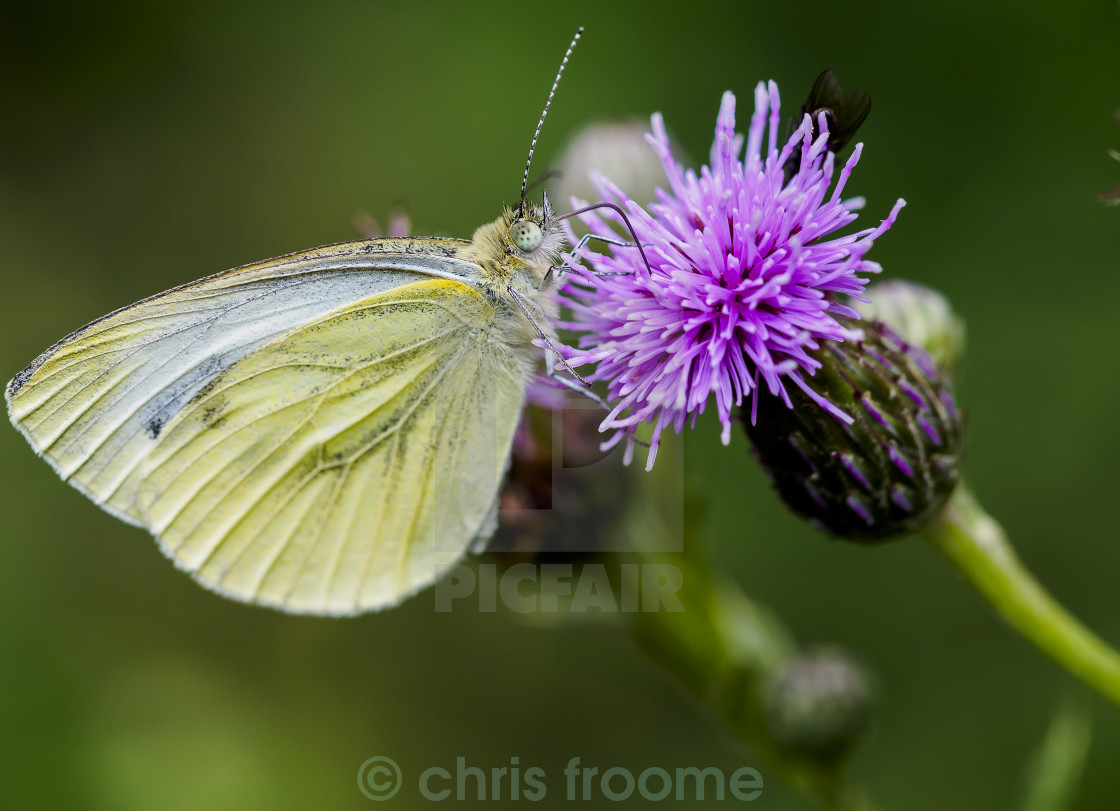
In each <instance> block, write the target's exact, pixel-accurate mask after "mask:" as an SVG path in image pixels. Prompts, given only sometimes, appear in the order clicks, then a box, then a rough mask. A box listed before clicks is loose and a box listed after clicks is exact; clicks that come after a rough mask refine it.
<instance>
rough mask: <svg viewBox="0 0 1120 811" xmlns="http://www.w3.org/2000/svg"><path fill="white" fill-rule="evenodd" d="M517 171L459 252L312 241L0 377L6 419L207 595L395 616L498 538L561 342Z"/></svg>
mask: <svg viewBox="0 0 1120 811" xmlns="http://www.w3.org/2000/svg"><path fill="white" fill-rule="evenodd" d="M580 31H581V32H582V29H580ZM579 37H580V34H579V33H577V34H576V37H575V39H574V40H573V41H572V44H571V46H569V48H568V52H567V54H566V55H565V57H564V62H563V64H562V65H561V68H560V72H559V73H558V74H557V77H556V83H554V84H553V86H552V92H550V93H549V97H548V100H549V103H551V100H552V96H553V94H554V93H555V91H556V87H557V83H558V82H559V79H560V74H562V73H563V68H564V65H566V64H567V61H568V57H569V56H570V55H571V52H572V49H573V48H574V47H575V44H576V42H577V41H578V40H579ZM547 113H548V105H547V104H546V106H545V111H544V114H542V116H541V119H540V122H539V123H538V125H537V130H536V133H535V134H534V136H533V147H535V145H536V141H537V136H538V135H539V134H540V129H541V124H543V122H544V117H545V115H547ZM533 147H531V148H530V152H529V163H531V161H532V154H533ZM528 176H529V164H528V163H527V165H526V169H525V176H524V177H523V179H522V184H521V203H520V205H519V206H518V208H516V209H511V208H508V207H507V208H506V209H505V210H504V211H503V213H502V214H501V216H499V217H498V218H497V219H496V220H494V221H493V222H491V223H489V224H487V225H483V226H481V227H480V228H479V229H478V230H477V231H476V232H475V234H474V236H473V238H472V239H471V240H469V241H466V240H458V239H434V238H403V239H400V238H396V239H371V240H364V241H359V242H347V243H341V244H336V245H328V246H325V247H320V248H315V249H313V250H308V251H302V252H299V253H294V254H290V255H287V256H281V257H279V258H276V259H270V260H268V261H265V262H260V263H257V264H252V265H246V266H244V267H240V268H235V269H233V270H228V271H225V272H224V273H218V274H216V275H213V276H209V277H207V278H204V279H201V280H199V281H196V282H192V283H190V284H185V285H183V286H181V287H176V288H174V289H172V290H168V291H167V292H165V293H161V294H159V295H156V296H152V297H151V298H147V299H144V300H143V301H139V302H137V303H135V304H132V305H130V306H128V307H124V308H122V309H120V310H117V311H116V312H113V313H110V314H109V315H106V316H104V317H103V318H99V319H97V320H96V321H93V322H91V323H89V324H87V325H86V326H84V327H82V328H81V329H79V330H77V331H75V332H73V333H71V334H70V335H68V336H66V337H65V338H63V339H62V340H61V341H59V342H58V343H56V344H55V345H54V346H52V347H51V348H49V349H48V350H47V351H45V352H44V353H43V354H41V355H40V356H39V357H38V358H36V359H35V360H34V361H33V362H32V363H31V364H30V365H29V366H28V367H27V368H26V369H24V370H23V371H21V372H20V373H19V374H17V375H16V376H15V377H14V378H13V379H12V380H11V381H10V382H9V383H8V385H7V389H6V395H7V401H8V409H9V414H10V416H11V420H12V422H13V424H14V425H15V426H16V427H17V428H18V429H19V430H20V431H21V432H22V433H23V435H24V436H25V437H26V438H27V440H28V441H29V442H30V443H31V445H32V447H33V448H34V449H35V450H36V452H38V453H39V454H40V455H42V456H43V457H44V458H45V459H46V460H47V461H48V462H49V463H50V465H51V466H52V467H53V468H54V469H55V470H56V471H57V472H58V473H59V474H60V475H61V476H62V478H63V479H64V480H65V481H67V482H68V483H70V484H71V485H73V486H74V487H76V488H77V489H78V490H80V491H81V492H83V493H84V494H86V495H87V496H88V497H89V498H91V499H92V500H93V501H94V502H96V503H97V504H98V505H100V506H101V507H103V508H104V509H105V510H107V511H108V512H110V513H112V514H113V515H115V516H117V517H118V518H121V519H122V520H124V521H127V522H129V523H132V524H135V525H138V526H141V527H144V528H145V529H147V530H149V531H150V532H151V533H152V534H153V535H154V536H155V537H156V539H157V540H158V542H159V545H160V548H161V549H162V550H163V551H164V552H165V553H166V554H167V555H168V556H169V557H170V558H172V560H174V562H175V563H176V565H177V566H179V567H180V568H182V569H184V570H186V571H187V572H189V573H190V574H191V575H192V576H193V577H194V578H195V579H196V580H198V581H199V582H200V583H201V584H203V585H204V586H206V587H208V588H210V589H213V590H214V591H217V592H219V593H221V594H223V595H225V596H227V597H232V598H234V599H237V600H241V601H245V602H249V603H257V604H263V605H267V606H272V607H275V608H279V609H283V610H286V611H291V612H295V613H309V614H331V615H349V614H356V613H361V612H364V611H370V610H375V609H379V608H384V607H386V606H391V605H394V604H396V603H398V602H400V601H401V600H402V599H403V598H404V597H406V596H407V595H410V594H412V593H414V592H415V591H417V590H418V589H420V588H422V587H424V586H426V585H428V584H430V583H432V582H433V581H435V580H436V579H437V578H438V577H439V576H440V575H441V574H442V573H444V572H445V571H446V570H447V569H448V568H450V567H451V566H453V565H454V564H455V563H456V562H457V561H459V560H460V558H462V557H463V555H464V554H465V552H466V551H467V549H468V548H469V547H470V546H471V544H472V542H474V541H476V539H480V538H482V539H484V538H486V537H487V536H488V535H489V534H492V533H493V530H494V529H495V527H496V507H497V498H498V493H499V488H500V485H501V482H502V479H503V476H504V473H505V470H506V467H507V465H508V459H509V453H510V446H511V442H512V439H513V435H514V431H515V428H516V426H517V423H518V419H519V416H520V413H521V410H522V406H523V404H524V400H525V391H526V386H527V383H528V381H529V380H530V378H531V376H532V375H533V374H535V373H536V372H535V369H536V366H537V362H538V360H539V357H540V351H541V350H540V349H539V348H538V347H539V346H540V345H542V344H543V345H545V346H546V347H551V349H555V344H554V339H555V333H554V332H553V328H552V326H551V324H552V321H553V319H554V318H555V316H556V303H555V301H554V298H553V289H554V286H552V285H551V281H552V278H554V277H553V273H552V271H551V270H550V269H554V268H555V267H557V262H558V260H559V258H560V253H561V249H562V247H563V244H564V235H563V232H562V229H561V225H560V220H561V219H563V218H561V217H557V216H556V215H555V214H554V213H553V211H552V209H551V207H550V205H549V202H548V198H547V196H545V197H544V198H543V203H541V204H534V203H531V202H526V188H527V187H526V182H527V180H528ZM575 213H578V212H573V214H575ZM565 216H571V215H565ZM557 357H559V356H558V355H557V354H556V353H555V352H553V351H551V350H549V351H547V352H546V360H547V361H548V362H549V364H548V365H549V369H550V372H552V373H553V374H555V372H556V371H557V370H556V367H555V365H554V361H555V359H556V358H557ZM560 363H561V364H562V363H563V361H560ZM568 371H569V372H570V373H571V374H573V375H575V377H576V378H578V377H579V376H578V374H576V373H575V372H574V371H573V370H570V369H569V370H568ZM562 379H563V380H566V381H567V383H566V385H570V386H572V387H575V388H581V387H580V386H579V384H578V383H576V381H575V380H573V379H571V378H567V377H565V378H562Z"/></svg>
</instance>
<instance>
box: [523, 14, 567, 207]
mask: <svg viewBox="0 0 1120 811" xmlns="http://www.w3.org/2000/svg"><path fill="white" fill-rule="evenodd" d="M581 34H583V26H582V25H581V26H580V27H579V29H578V30H577V31H576V35H575V36H574V37H572V44H571V45H569V46H568V51H567V53H565V54H564V61H563V62H561V63H560V70H558V71H556V81H554V82H553V83H552V89H551V90H549V91H548V100H547V101H546V102H545V103H544V112H543V113H541V120H540V121H538V122H537V131H536V132H534V133H533V143H531V144H530V145H529V160H527V161H525V175H524V176H523V177H522V178H521V204H520V205H519V206H518V207H517V216H518V217H520V216H522V215H523V214H524V213H525V195H526V193H527V192H528V188H529V167H530V166H532V165H533V150H534V149H536V148H537V138H539V137H540V134H541V127H543V126H544V117H545V116H546V115H548V107H549V105H550V104H552V97H553V96H554V95H556V86H557V85H559V84H560V77H561V76H563V75H564V68H566V67H567V66H568V57H570V56H571V55H572V51H573V50H575V47H576V43H577V42H579V38H580V35H581Z"/></svg>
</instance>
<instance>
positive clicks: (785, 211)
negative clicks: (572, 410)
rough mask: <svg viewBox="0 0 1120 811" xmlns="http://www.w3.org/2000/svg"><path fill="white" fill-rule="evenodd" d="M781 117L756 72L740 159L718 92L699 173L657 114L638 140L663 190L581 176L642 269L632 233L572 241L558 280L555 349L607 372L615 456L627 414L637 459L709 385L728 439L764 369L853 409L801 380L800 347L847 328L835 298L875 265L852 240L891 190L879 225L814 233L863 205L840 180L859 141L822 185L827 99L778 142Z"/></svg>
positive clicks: (770, 381) (805, 350) (863, 240)
mask: <svg viewBox="0 0 1120 811" xmlns="http://www.w3.org/2000/svg"><path fill="white" fill-rule="evenodd" d="M779 120H780V119H779V101H778V88H777V85H775V84H774V83H773V82H770V83H769V85H765V84H762V83H760V84H759V85H758V87H757V89H756V90H755V112H754V116H753V118H752V119H751V126H750V130H749V132H748V133H747V137H746V155H745V159H743V158H740V157H739V156H740V153H741V152H742V151H743V146H744V139H743V136H742V135H739V134H736V132H735V96H734V95H733V94H732V93H730V92H727V93H725V94H724V96H723V101H722V104H721V105H720V111H719V117H718V119H717V123H716V137H715V142H714V143H713V144H712V151H711V159H710V160H711V165H710V166H705V167H703V168H702V169H701V170H700V174H699V176H697V174H696V173H695V172H693V171H692V170H688V171H684V170H683V169H682V167H680V166H679V165H678V164H677V163H676V162H675V161H674V160H673V156H672V154H671V152H670V148H669V139H668V136H667V135H666V132H665V125H664V123H663V121H662V119H661V116H660V115H656V114H655V115H654V116H653V118H652V122H651V123H652V129H653V133H652V134H651V135H648V136H646V139H647V140H648V141H649V143H650V144H651V145H652V146H653V148H654V150H656V152H657V153H658V155H659V156H660V158H661V161H662V163H663V164H664V168H665V173H666V175H667V178H668V181H669V191H667V192H666V191H665V190H662V189H659V190H658V192H657V196H658V200H659V202H657V203H654V204H652V205H650V206H649V210H648V211H647V210H646V209H644V208H643V207H642V206H641V205H640V204H639V203H638V202H637V201H635V200H632V199H631V198H630V197H629V196H628V195H627V194H626V193H625V192H624V191H622V190H621V189H619V188H618V187H617V186H615V185H614V184H613V183H611V182H610V181H609V180H607V179H606V178H605V177H602V176H594V177H592V182H593V183H594V185H595V188H596V189H597V190H598V192H599V194H600V196H601V198H602V199H603V200H604V201H608V202H613V203H616V204H618V205H619V206H621V207H622V208H623V209H624V210H625V211H626V212H627V213H628V215H629V217H630V220H631V222H632V224H633V226H634V230H635V232H636V236H637V238H638V240H639V241H640V242H641V243H642V245H643V246H646V247H645V253H646V256H647V257H648V259H649V264H650V268H651V269H652V273H651V272H650V270H647V268H646V266H645V264H644V263H643V262H642V259H641V256H640V254H639V252H638V251H637V250H636V249H635V248H627V247H620V248H617V249H614V250H612V252H611V253H610V254H600V253H597V252H595V251H593V250H584V251H581V253H580V255H579V257H578V259H579V260H583V261H585V262H587V263H588V264H589V265H590V266H591V268H592V269H593V270H594V274H592V273H586V272H585V273H580V274H576V275H575V276H573V282H572V283H570V284H569V285H568V287H567V288H566V289H565V291H564V303H565V304H566V305H567V306H569V307H570V309H571V311H572V313H573V315H574V320H573V321H570V322H568V323H566V324H565V326H568V327H569V328H571V329H574V330H576V331H578V332H580V333H581V334H580V337H579V343H578V347H579V348H577V349H572V350H570V351H571V355H570V357H569V358H568V362H569V363H570V364H572V365H583V364H591V363H597V364H598V366H597V367H596V369H595V371H594V372H593V373H592V374H591V375H590V377H591V379H593V380H605V381H608V384H609V400H610V401H611V403H612V406H613V408H612V410H611V412H610V414H609V415H608V416H607V418H606V419H605V420H604V421H603V424H602V426H601V430H604V431H605V430H610V429H615V432H616V433H615V435H614V436H613V437H612V438H611V439H610V440H608V442H607V443H606V444H608V445H612V444H615V443H617V442H618V441H620V440H621V439H623V438H626V439H627V442H628V448H627V461H629V458H630V456H631V455H632V448H633V434H634V431H635V429H636V428H637V426H638V425H639V424H640V423H643V422H649V423H651V424H652V426H653V435H652V439H651V441H650V451H649V459H648V462H647V465H646V467H647V469H649V468H650V467H652V466H653V462H654V459H655V457H656V453H657V445H658V440H659V438H660V435H661V432H662V431H663V430H664V429H665V428H666V427H668V426H670V425H671V426H672V427H673V430H675V431H676V432H677V433H680V432H681V430H683V428H684V426H685V423H686V421H687V420H688V419H689V418H690V417H691V420H692V423H693V424H694V423H695V420H696V417H697V415H699V414H702V413H703V412H704V409H705V407H706V405H707V402H708V398H709V396H710V395H715V401H716V409H717V411H718V413H719V419H720V422H721V423H722V425H723V431H722V441H723V443H724V444H727V443H728V442H729V441H730V439H731V424H732V414H731V412H732V407H734V406H740V405H742V404H743V401H744V400H745V399H748V398H752V397H753V396H754V395H755V394H756V393H757V392H758V391H759V387H760V386H761V385H762V384H765V385H766V388H767V390H768V391H769V392H770V393H771V394H774V395H777V396H780V397H781V398H782V399H783V400H784V401H785V403H786V405H787V406H789V405H790V404H791V401H790V398H789V395H788V394H787V391H786V388H787V386H788V384H790V383H792V384H793V385H795V386H797V387H798V388H799V389H802V390H804V391H805V392H806V393H808V394H809V395H810V396H811V397H812V398H813V400H814V401H815V402H817V403H818V404H819V405H821V406H822V407H824V408H826V409H828V410H829V411H831V412H832V413H834V414H835V415H836V416H837V417H838V418H840V419H842V420H844V421H846V422H850V420H851V418H850V417H849V416H848V415H847V414H845V413H844V412H843V411H841V410H840V409H839V408H837V407H836V406H834V405H833V404H832V403H830V402H829V401H828V400H826V399H825V398H823V397H821V396H819V395H817V394H815V393H814V392H813V391H812V389H811V388H810V386H809V384H808V382H807V381H806V379H805V377H806V376H807V375H812V374H814V373H815V372H816V370H817V369H818V368H819V367H820V361H819V360H817V359H816V358H814V357H813V356H812V355H811V354H810V352H811V350H814V349H817V348H818V347H819V346H820V343H821V342H822V341H844V340H848V339H853V338H858V337H859V334H860V333H859V330H853V329H852V328H851V327H850V326H843V325H841V324H840V323H838V322H837V320H836V319H835V318H834V316H835V315H848V316H853V317H856V318H858V314H856V313H855V312H854V311H853V310H852V309H851V308H850V307H847V306H845V305H844V304H842V303H840V297H842V296H853V297H856V298H860V294H861V293H862V292H863V289H864V286H865V285H866V284H867V279H866V278H865V277H863V276H861V275H860V274H866V273H878V272H879V271H880V267H879V265H878V264H876V263H874V262H871V261H868V260H866V259H864V255H865V254H866V253H867V251H868V250H869V249H870V248H871V244H872V241H873V240H874V239H875V238H876V237H878V236H879V235H880V234H882V233H883V232H884V231H886V230H887V229H888V228H889V227H890V226H891V225H892V224H893V223H894V220H895V217H896V216H897V215H898V211H899V209H901V208H902V206H903V205H904V201H903V200H901V199H900V200H898V202H897V203H896V204H895V206H894V207H893V208H892V209H891V212H890V215H889V216H888V217H887V219H886V220H884V221H883V222H882V223H881V224H880V225H879V226H878V227H877V228H868V229H865V230H862V231H857V232H855V233H852V234H847V235H845V236H838V237H835V238H833V239H826V237H828V236H829V235H831V234H834V233H835V232H837V231H839V230H840V229H841V228H843V227H845V226H846V225H848V224H849V223H851V222H852V221H853V220H855V219H856V214H855V213H854V212H855V210H856V209H857V208H859V207H861V206H862V203H863V201H862V200H861V199H855V200H847V201H845V200H841V199H840V195H841V193H842V192H843V190H844V186H845V185H846V183H847V181H848V176H849V175H850V173H851V171H852V168H853V167H854V166H855V164H856V162H857V161H858V160H859V156H860V153H861V152H862V150H863V144H857V145H856V147H855V149H854V151H853V152H852V155H851V157H850V158H849V159H848V161H847V163H846V164H845V165H844V168H843V169H842V170H841V171H840V175H839V178H837V179H836V182H835V184H833V182H832V181H833V170H834V167H833V161H834V156H833V154H832V153H831V152H829V151H828V143H827V141H828V133H827V117H826V116H825V114H824V113H821V115H820V116H819V117H818V128H819V132H820V135H819V136H818V137H817V138H816V140H815V141H814V140H812V123H811V121H810V118H809V116H808V115H806V116H805V118H804V120H803V121H802V123H801V126H800V127H798V129H797V131H796V132H794V134H793V135H792V136H791V137H790V139H789V140H788V142H786V143H785V145H784V146H781V147H780V148H779V137H778V128H779ZM767 130H768V146H767V148H766V151H765V152H764V151H763V137H764V136H765V135H767ZM794 150H800V151H801V165H800V168H799V170H798V171H797V173H796V174H794V175H793V176H792V177H791V178H790V179H789V181H788V182H786V179H785V177H784V171H783V166H784V164H785V163H786V161H788V160H789V159H790V156H791V155H792V154H793V153H794ZM830 187H831V193H830V191H829V189H830ZM572 202H573V205H583V203H582V202H580V201H575V200H573V201H572ZM601 211H603V212H606V213H604V214H603V215H600V213H599V212H601ZM581 219H582V220H583V222H584V223H585V224H586V225H587V226H588V228H589V229H590V230H591V232H592V233H594V234H597V235H601V236H606V237H611V238H615V239H617V237H618V233H619V232H618V230H617V228H616V227H614V226H617V224H618V223H620V222H621V219H620V218H619V217H618V216H617V214H614V213H613V212H610V210H609V209H598V210H596V211H592V212H588V213H586V214H583V215H581ZM612 224H613V225H612ZM571 237H574V234H573V233H571V232H569V238H571ZM568 259H569V263H570V264H572V265H573V266H574V265H575V264H576V262H575V261H573V260H572V258H571V257H568ZM753 414H754V411H753V409H752V419H753Z"/></svg>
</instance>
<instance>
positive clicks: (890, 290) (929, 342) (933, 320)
mask: <svg viewBox="0 0 1120 811" xmlns="http://www.w3.org/2000/svg"><path fill="white" fill-rule="evenodd" d="M863 295H864V297H865V298H867V299H869V300H868V301H858V302H853V306H854V307H855V309H856V311H857V312H859V314H860V315H861V316H863V317H864V319H866V320H867V321H883V322H885V323H887V324H889V325H890V328H891V329H892V330H894V331H895V333H896V334H897V335H898V336H899V337H900V338H902V339H903V340H904V341H906V343H908V344H910V345H912V346H920V347H922V349H924V350H925V351H926V352H928V353H929V354H930V356H932V357H933V359H934V360H935V361H937V363H938V364H939V365H941V366H942V367H944V368H945V369H947V370H948V371H949V372H950V373H952V372H954V371H956V369H957V367H958V366H959V364H960V360H961V355H963V354H964V337H965V335H964V321H962V320H961V319H960V317H959V316H958V315H957V314H956V313H955V312H953V308H952V307H950V306H949V300H948V299H946V298H945V297H944V296H943V295H941V294H940V293H938V292H937V291H936V290H934V289H933V288H930V287H926V286H925V285H921V284H918V283H916V282H908V281H905V280H899V281H890V282H880V283H879V284H873V285H871V287H869V288H867V291H866V292H865V293H864V294H863Z"/></svg>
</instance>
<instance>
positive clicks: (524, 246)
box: [509, 220, 544, 253]
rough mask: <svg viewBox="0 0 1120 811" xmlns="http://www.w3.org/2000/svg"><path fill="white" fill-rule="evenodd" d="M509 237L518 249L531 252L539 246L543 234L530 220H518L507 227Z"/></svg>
mask: <svg viewBox="0 0 1120 811" xmlns="http://www.w3.org/2000/svg"><path fill="white" fill-rule="evenodd" d="M509 238H510V240H511V241H512V242H513V244H514V245H516V246H517V247H518V248H519V249H521V250H523V251H525V253H531V252H532V251H535V250H536V249H537V248H539V247H540V246H541V240H542V239H544V235H543V234H542V233H541V227H540V226H539V225H537V224H536V223H535V222H533V221H532V220H518V221H517V222H515V223H514V224H513V225H511V226H510V227H509Z"/></svg>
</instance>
